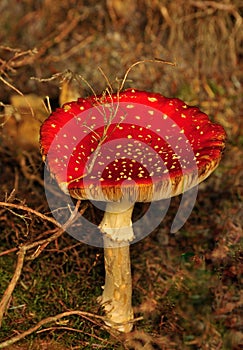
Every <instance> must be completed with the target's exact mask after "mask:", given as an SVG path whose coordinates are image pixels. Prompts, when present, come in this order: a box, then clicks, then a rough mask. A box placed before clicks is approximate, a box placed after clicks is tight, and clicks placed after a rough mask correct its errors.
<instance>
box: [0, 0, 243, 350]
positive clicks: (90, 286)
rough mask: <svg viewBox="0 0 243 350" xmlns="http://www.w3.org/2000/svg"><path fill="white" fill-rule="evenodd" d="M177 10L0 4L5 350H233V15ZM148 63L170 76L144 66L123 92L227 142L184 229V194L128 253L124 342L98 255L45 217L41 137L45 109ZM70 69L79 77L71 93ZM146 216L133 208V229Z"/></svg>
mask: <svg viewBox="0 0 243 350" xmlns="http://www.w3.org/2000/svg"><path fill="white" fill-rule="evenodd" d="M11 3H12V6H15V12H14V13H13V12H12V7H11V6H10V4H11ZM162 3H163V4H162ZM173 3H175V2H170V1H164V2H162V1H148V0H143V1H141V2H139V4H138V2H133V5H131V2H128V1H119V0H116V1H108V0H107V1H100V2H98V3H97V2H96V1H90V4H89V5H87V4H86V2H83V1H72V0H65V1H62V2H60V3H59V4H57V5H55V8H53V5H52V4H53V2H52V1H49V0H46V1H44V2H33V1H30V0H26V1H23V2H19V1H17V0H12V1H10V2H8V1H2V3H1V5H0V9H1V13H4V16H3V19H2V21H1V24H0V33H1V34H0V40H1V43H2V44H1V46H0V72H1V75H0V84H1V91H0V101H1V103H0V108H1V114H0V118H1V119H0V242H1V246H0V300H1V298H2V302H0V315H1V311H2V313H3V311H4V313H3V320H2V324H1V326H0V349H1V348H5V349H9V350H19V349H26V350H27V349H31V350H63V349H70V350H71V349H72V350H75V349H108V350H109V349H120V350H122V349H125V350H139V349H145V350H150V349H162V350H173V349H175V350H176V349H183V350H184V349H185V350H187V349H188V350H199V349H200V350H219V349H222V350H230V349H232V350H238V349H242V347H243V334H242V330H243V329H242V319H241V316H242V307H243V288H242V282H243V276H242V270H243V261H242V258H243V256H242V238H243V234H242V232H243V230H242V217H243V167H242V159H243V133H242V130H243V113H242V85H241V80H242V73H243V70H242V46H241V44H242V32H243V31H242V7H241V6H240V1H231V4H229V2H228V1H221V2H217V1H183V0H181V1H180V3H181V6H177V5H176V6H175V5H173ZM127 8H129V13H128V11H127ZM155 57H156V58H161V59H165V60H168V61H172V62H176V66H171V65H163V64H160V63H156V62H150V63H149V62H147V63H145V62H144V63H141V64H139V65H138V66H136V67H134V68H133V69H132V70H131V72H130V74H129V76H128V79H127V80H126V84H125V85H126V87H134V88H139V89H143V90H149V91H154V92H160V93H162V94H164V95H166V96H172V97H174V96H176V97H179V98H181V99H183V100H184V101H186V102H187V103H188V104H190V105H197V106H199V107H200V109H201V110H203V111H204V112H206V113H207V114H208V115H209V116H210V119H212V120H213V121H214V122H216V123H220V124H221V125H222V126H223V127H224V128H225V130H226V133H227V143H226V149H225V151H224V154H223V157H222V160H221V162H220V165H219V167H218V168H217V169H216V171H215V172H214V173H213V174H212V175H211V176H210V177H209V178H208V179H207V180H206V181H205V182H203V183H202V185H200V186H199V191H198V196H197V200H196V204H195V206H194V208H193V210H192V213H191V215H190V217H189V218H188V220H187V221H186V223H185V224H184V226H183V227H182V228H181V229H180V230H179V231H178V232H176V233H171V232H170V228H171V223H172V222H173V218H174V217H175V215H176V212H177V210H178V205H179V204H180V199H181V197H180V196H179V197H176V198H173V199H172V200H171V203H170V207H169V210H168V212H167V215H166V217H165V218H164V220H163V221H162V222H161V224H160V225H159V226H158V227H157V228H156V229H155V230H154V231H153V232H152V233H151V234H150V235H149V236H148V237H146V238H144V239H143V240H142V241H140V242H138V243H136V244H134V245H131V263H132V275H133V306H134V313H135V317H136V318H138V320H137V321H136V322H135V323H134V329H133V331H132V332H131V333H128V334H120V333H117V332H115V331H114V330H111V329H109V328H108V327H106V326H105V324H104V323H103V318H102V317H103V315H104V314H103V310H102V309H101V308H100V307H99V305H98V304H97V297H98V296H99V295H100V294H101V286H102V285H103V284H104V273H105V272H104V262H103V259H104V256H103V250H102V248H97V247H92V246H89V245H86V244H84V243H82V242H79V241H77V240H75V239H74V238H73V237H72V236H70V235H69V234H68V233H66V232H63V231H62V230H61V229H60V227H58V225H56V223H55V220H54V219H53V217H52V215H51V213H50V209H49V206H48V202H47V200H46V195H45V188H44V182H43V172H44V165H43V162H42V159H41V155H40V151H39V144H38V134H39V128H40V125H41V121H43V120H44V118H46V116H47V115H48V108H52V109H55V108H56V107H57V106H58V104H59V103H62V101H64V100H67V99H68V98H76V97H77V96H84V97H85V96H88V95H89V94H90V93H91V91H90V85H91V86H92V87H93V89H94V90H95V92H97V93H101V92H102V91H103V90H104V89H105V88H106V87H107V79H108V80H109V81H110V82H111V84H112V86H113V87H114V90H116V88H117V84H119V81H121V80H120V79H121V78H122V77H123V76H124V75H125V72H126V71H127V69H128V68H129V67H130V66H131V65H132V64H134V63H135V62H137V61H140V60H146V59H147V60H150V59H153V58H155ZM98 67H101V69H102V72H104V74H105V76H106V77H108V78H105V77H104V74H103V73H102V72H101V71H100V70H99V69H98ZM67 69H69V70H70V71H72V72H74V74H76V79H73V80H72V81H71V83H70V84H71V85H67V84H66V83H67V77H70V74H71V73H70V72H69V73H67V72H66V70H67ZM63 72H64V73H63ZM33 77H34V79H33ZM77 77H78V78H77ZM44 78H45V79H46V80H43V79H44ZM65 84H66V85H65ZM69 88H70V90H69ZM29 94H32V96H31V97H29ZM16 95H17V96H16ZM26 96H28V101H29V102H28V103H27V104H26V98H27V97H26ZM45 96H48V99H46V98H45ZM42 99H44V100H45V103H46V106H47V108H46V109H45V108H43V103H42ZM30 105H31V108H30ZM142 209H143V207H142V206H141V205H138V206H136V207H135V212H134V218H135V219H136V215H139V213H140V211H141V210H142ZM79 210H80V211H82V212H83V213H84V215H85V217H86V218H88V219H89V220H90V221H91V222H93V223H94V224H97V225H98V223H99V222H100V220H101V217H102V213H101V212H100V211H97V212H96V211H95V209H94V207H93V205H92V204H91V203H89V202H81V204H80V207H79ZM48 237H52V238H51V239H50V243H49V244H47V243H45V244H38V242H42V241H43V240H44V241H45V240H46V239H47V238H48ZM36 242H37V243H36ZM45 242H46V241H45ZM23 247H25V249H26V250H24V249H23ZM16 266H17V269H16ZM15 282H16V283H15ZM9 286H10V287H9ZM11 286H12V287H13V290H10V289H8V288H11ZM6 295H7V296H8V297H6ZM57 315H59V316H57ZM0 323H1V322H0ZM8 342H9V343H8ZM7 345H8V346H7Z"/></svg>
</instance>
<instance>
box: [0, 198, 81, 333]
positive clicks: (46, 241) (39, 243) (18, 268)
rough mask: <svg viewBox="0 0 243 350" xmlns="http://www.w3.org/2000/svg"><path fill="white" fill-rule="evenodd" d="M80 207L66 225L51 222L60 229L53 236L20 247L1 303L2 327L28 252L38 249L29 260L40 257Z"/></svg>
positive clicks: (0, 319) (7, 204) (72, 220)
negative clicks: (12, 273) (13, 270)
mask: <svg viewBox="0 0 243 350" xmlns="http://www.w3.org/2000/svg"><path fill="white" fill-rule="evenodd" d="M1 205H3V206H6V207H13V208H17V209H21V210H26V211H28V212H31V213H34V214H35V215H37V216H39V217H41V218H42V219H43V218H44V219H48V220H49V219H51V218H49V217H47V216H45V215H43V214H41V213H39V212H37V211H35V210H33V209H31V208H28V207H24V206H21V205H20V206H18V205H17V204H12V203H4V202H0V206H1ZM79 206H80V201H77V204H76V206H75V209H74V211H73V212H72V213H71V215H70V217H69V219H68V220H67V221H66V223H65V224H64V225H62V226H61V225H60V224H59V223H58V222H56V221H55V220H54V219H52V220H49V221H51V222H52V223H54V224H55V225H56V226H58V227H59V230H57V231H56V232H55V233H54V234H53V235H52V236H50V237H48V238H46V239H42V240H40V241H36V242H33V243H29V244H28V243H27V244H23V245H21V246H20V248H19V251H18V253H17V254H18V259H17V264H16V268H15V272H14V275H13V277H12V280H11V281H10V283H9V285H8V287H7V289H6V290H5V292H4V294H3V297H2V300H1V302H0V326H1V323H2V319H3V315H4V313H5V312H6V309H7V305H8V304H9V300H10V298H11V295H12V293H13V291H14V289H15V286H16V284H17V282H18V280H19V277H20V275H21V272H22V269H23V264H24V259H25V255H26V252H27V251H28V250H31V249H33V248H36V247H37V249H36V251H35V252H34V253H33V254H32V255H31V256H30V257H29V259H31V260H33V259H35V258H36V257H38V256H39V255H40V253H41V252H42V251H43V249H44V248H45V247H46V246H47V245H48V244H49V243H51V242H52V241H54V240H56V239H57V238H58V237H60V236H61V235H62V234H63V232H65V230H66V229H67V228H68V227H69V226H70V225H71V224H72V223H73V222H74V221H75V219H76V217H77V214H78V209H79ZM86 208H87V207H85V208H83V212H84V211H85V210H86ZM82 214H83V213H82Z"/></svg>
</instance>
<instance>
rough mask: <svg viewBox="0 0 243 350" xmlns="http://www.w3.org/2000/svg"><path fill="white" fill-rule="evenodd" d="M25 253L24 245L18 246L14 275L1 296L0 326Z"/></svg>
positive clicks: (19, 273) (20, 270)
mask: <svg viewBox="0 0 243 350" xmlns="http://www.w3.org/2000/svg"><path fill="white" fill-rule="evenodd" d="M25 254H26V249H25V247H24V246H22V247H20V249H19V252H18V259H17V264H16V268H15V272H14V275H13V277H12V279H11V281H10V283H9V285H8V287H7V289H6V290H5V292H4V294H3V297H2V300H1V302H0V327H1V325H2V319H3V315H4V313H5V310H6V308H7V305H8V303H9V300H10V298H11V295H12V293H13V291H14V288H15V286H16V284H17V282H18V280H19V277H20V275H21V272H22V268H23V265H24V258H25Z"/></svg>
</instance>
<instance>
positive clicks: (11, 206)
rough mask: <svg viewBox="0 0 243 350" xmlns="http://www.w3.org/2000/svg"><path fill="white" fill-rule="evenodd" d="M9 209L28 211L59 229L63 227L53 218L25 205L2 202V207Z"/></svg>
mask: <svg viewBox="0 0 243 350" xmlns="http://www.w3.org/2000/svg"><path fill="white" fill-rule="evenodd" d="M1 206H2V207H7V208H8V207H9V208H15V209H19V210H24V211H27V212H28V213H31V214H34V215H36V216H38V217H39V218H41V219H42V220H46V221H49V222H51V223H52V224H54V225H56V226H58V227H62V225H61V224H59V222H57V221H56V220H55V219H53V218H52V217H49V216H47V215H44V214H42V213H40V212H38V211H37V210H34V209H32V208H29V207H26V206H24V205H19V204H13V203H6V202H0V207H1Z"/></svg>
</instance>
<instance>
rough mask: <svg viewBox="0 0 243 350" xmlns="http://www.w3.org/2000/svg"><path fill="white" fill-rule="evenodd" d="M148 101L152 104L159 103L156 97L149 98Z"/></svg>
mask: <svg viewBox="0 0 243 350" xmlns="http://www.w3.org/2000/svg"><path fill="white" fill-rule="evenodd" d="M148 100H149V101H150V102H157V101H158V99H157V98H156V97H148Z"/></svg>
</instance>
